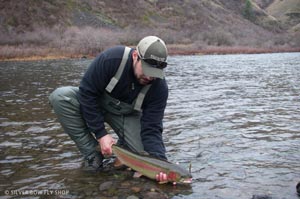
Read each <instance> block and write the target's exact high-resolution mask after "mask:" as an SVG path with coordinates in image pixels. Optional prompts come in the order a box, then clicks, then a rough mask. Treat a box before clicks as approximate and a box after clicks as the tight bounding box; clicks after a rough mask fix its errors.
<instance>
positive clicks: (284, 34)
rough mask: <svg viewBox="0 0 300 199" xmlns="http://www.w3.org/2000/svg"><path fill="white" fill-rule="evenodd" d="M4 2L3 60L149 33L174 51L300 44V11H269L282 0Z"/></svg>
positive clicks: (96, 46) (67, 53) (97, 48)
mask: <svg viewBox="0 0 300 199" xmlns="http://www.w3.org/2000/svg"><path fill="white" fill-rule="evenodd" d="M291 1H292V0H291ZM3 2H5V3H3V4H1V6H0V14H1V17H2V18H1V20H0V27H1V28H0V59H2V60H3V59H13V58H26V59H27V58H28V57H81V56H95V55H96V54H98V53H99V52H101V51H102V50H103V49H105V48H108V47H111V46H114V45H120V44H121V45H129V46H135V45H136V44H137V42H138V41H139V40H140V39H141V38H142V37H144V36H147V35H157V36H159V37H161V38H162V39H163V40H165V42H166V43H167V45H169V46H170V53H171V54H176V53H181V54H187V53H188V52H189V53H216V51H217V49H219V52H220V53H226V52H228V53H236V52H237V51H238V49H240V51H241V52H255V50H254V49H258V51H259V52H261V51H262V49H265V51H267V52H269V51H270V49H271V50H274V51H277V50H275V49H283V50H284V49H285V50H287V49H289V50H291V49H297V48H298V47H299V46H300V36H299V34H300V31H299V26H297V25H295V24H297V17H294V15H295V16H296V15H297V13H298V12H296V14H295V11H293V13H292V14H289V16H285V18H287V20H288V21H289V23H284V24H288V25H285V26H282V24H283V23H281V22H280V21H279V20H277V19H275V18H274V17H272V16H269V15H268V14H266V12H265V10H263V9H264V8H267V7H269V5H273V3H276V2H277V1H273V0H242V1H235V0H227V1H219V0H211V1H208V0H205V1H199V0H190V1H180V0H174V1H167V0H162V1H156V0H151V1H150V0H143V1H120V2H119V1H110V0H103V1H97V0H90V1H83V0H67V1H59V0H53V1H35V0H24V1H20V2H17V3H16V1H9V0H4V1H3ZM258 4H259V6H258ZM285 4H286V3H285ZM292 5H295V2H294V3H293V4H292ZM261 8H263V9H261ZM132 10H134V12H132ZM290 15H291V16H290ZM297 16H298V15H297ZM211 49H213V50H211ZM246 49H248V50H246ZM249 49H250V50H249ZM285 50H284V51H285Z"/></svg>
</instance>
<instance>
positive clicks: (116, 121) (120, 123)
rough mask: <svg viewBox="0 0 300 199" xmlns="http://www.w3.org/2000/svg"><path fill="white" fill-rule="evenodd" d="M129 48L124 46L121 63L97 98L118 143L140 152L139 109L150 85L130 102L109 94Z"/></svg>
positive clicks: (121, 69) (121, 70)
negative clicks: (115, 134) (116, 135)
mask: <svg viewBox="0 0 300 199" xmlns="http://www.w3.org/2000/svg"><path fill="white" fill-rule="evenodd" d="M129 53H130V48H128V47H125V50H124V54H123V58H122V61H121V64H120V66H119V68H118V70H117V72H116V74H115V76H114V77H113V78H112V79H111V80H110V82H109V84H108V85H107V86H106V88H105V90H106V92H104V93H103V95H102V96H101V98H100V100H99V105H100V106H101V107H102V109H103V110H104V120H105V122H107V123H108V124H109V125H110V126H111V127H112V128H113V130H114V131H115V133H117V134H118V137H119V138H120V139H119V141H118V142H119V144H126V145H127V146H128V147H129V148H131V150H133V151H137V152H141V151H143V150H144V146H143V144H142V140H141V135H140V132H141V122H140V118H141V111H142V109H141V108H142V104H143V101H144V98H145V96H146V94H147V92H148V90H149V89H150V87H151V84H150V85H147V86H144V87H143V88H142V89H141V91H140V92H139V94H138V96H137V98H136V99H135V100H134V101H133V103H132V104H128V103H125V102H122V101H120V100H118V99H115V98H113V97H112V96H110V95H109V93H111V92H112V90H113V89H114V88H115V86H116V85H117V83H118V82H119V80H120V77H121V75H122V73H123V71H124V68H125V65H126V62H127V60H128V56H129Z"/></svg>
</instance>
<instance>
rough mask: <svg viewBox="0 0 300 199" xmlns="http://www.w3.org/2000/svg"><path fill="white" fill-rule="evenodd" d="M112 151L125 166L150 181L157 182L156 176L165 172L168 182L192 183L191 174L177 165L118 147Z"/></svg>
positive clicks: (114, 147)
mask: <svg viewBox="0 0 300 199" xmlns="http://www.w3.org/2000/svg"><path fill="white" fill-rule="evenodd" d="M112 150H113V153H114V154H115V155H116V156H117V157H118V158H119V160H120V161H121V162H122V163H123V164H124V165H126V166H128V167H130V168H131V169H133V170H135V171H138V172H139V173H140V174H142V175H144V176H146V177H148V178H150V179H154V180H155V179H156V174H159V173H160V172H163V173H165V174H167V182H175V183H179V184H181V183H184V184H188V183H191V182H192V176H191V174H190V173H189V172H188V171H187V170H185V169H183V168H182V167H180V166H179V165H177V164H173V163H171V162H168V161H165V160H160V159H157V158H154V157H151V156H146V155H140V154H136V153H133V152H131V151H129V150H126V149H124V148H122V147H120V146H117V145H113V146H112Z"/></svg>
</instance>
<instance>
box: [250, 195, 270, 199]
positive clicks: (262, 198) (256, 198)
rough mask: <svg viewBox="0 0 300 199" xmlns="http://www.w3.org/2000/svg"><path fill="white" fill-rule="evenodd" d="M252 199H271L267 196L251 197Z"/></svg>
mask: <svg viewBox="0 0 300 199" xmlns="http://www.w3.org/2000/svg"><path fill="white" fill-rule="evenodd" d="M252 199H272V197H271V196H269V195H253V196H252Z"/></svg>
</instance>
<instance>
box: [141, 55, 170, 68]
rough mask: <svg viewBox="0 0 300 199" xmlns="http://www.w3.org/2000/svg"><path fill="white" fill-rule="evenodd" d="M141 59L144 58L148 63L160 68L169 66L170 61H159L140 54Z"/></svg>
mask: <svg viewBox="0 0 300 199" xmlns="http://www.w3.org/2000/svg"><path fill="white" fill-rule="evenodd" d="M138 58H139V59H141V60H143V61H144V62H146V63H147V64H149V65H151V67H153V68H159V69H164V68H166V67H167V65H168V63H167V62H164V61H157V60H155V59H144V58H141V57H140V56H138Z"/></svg>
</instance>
